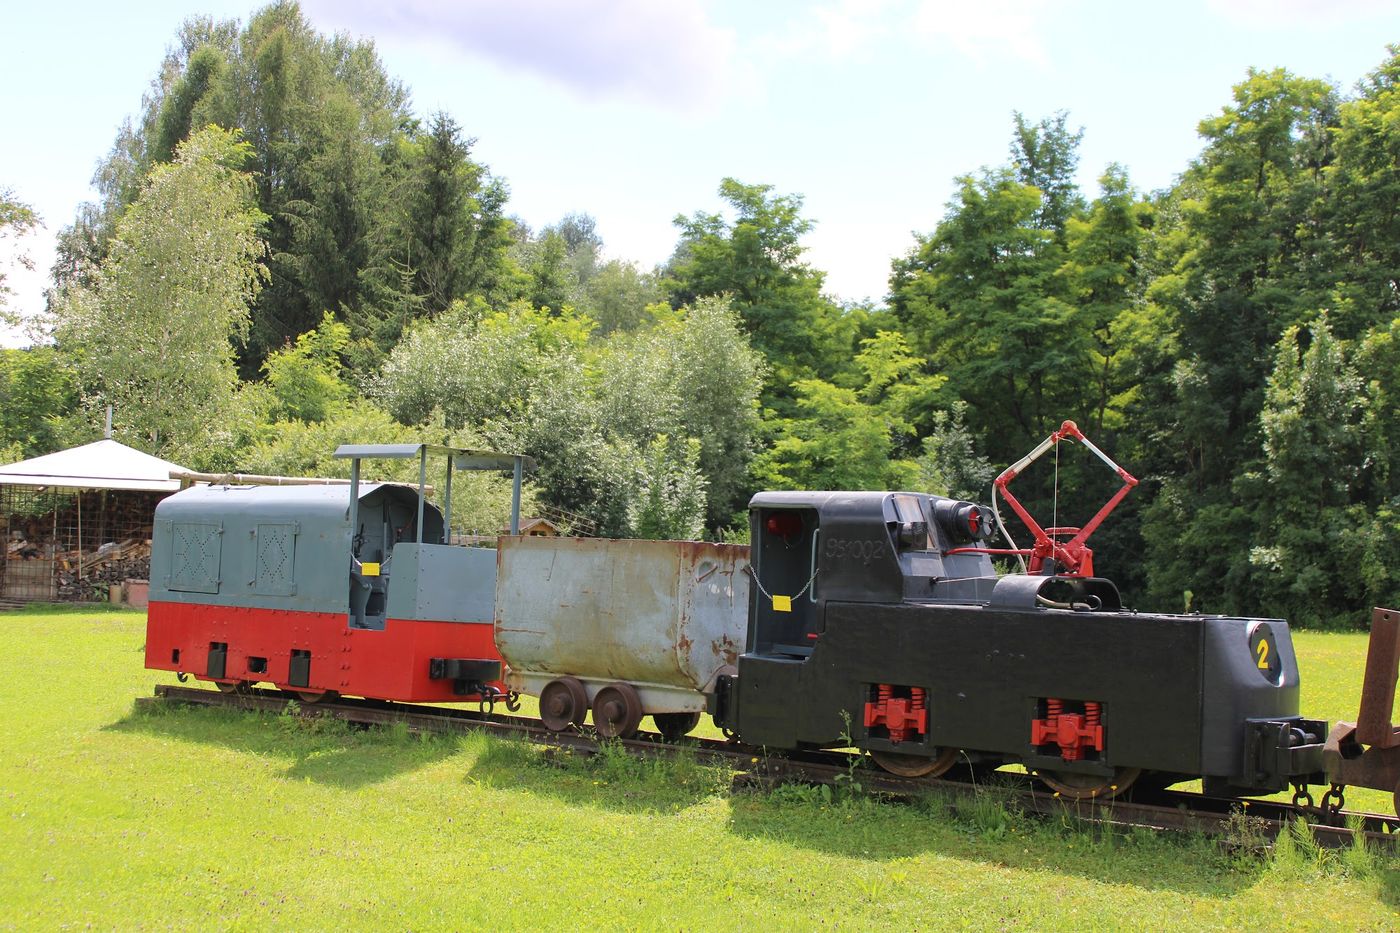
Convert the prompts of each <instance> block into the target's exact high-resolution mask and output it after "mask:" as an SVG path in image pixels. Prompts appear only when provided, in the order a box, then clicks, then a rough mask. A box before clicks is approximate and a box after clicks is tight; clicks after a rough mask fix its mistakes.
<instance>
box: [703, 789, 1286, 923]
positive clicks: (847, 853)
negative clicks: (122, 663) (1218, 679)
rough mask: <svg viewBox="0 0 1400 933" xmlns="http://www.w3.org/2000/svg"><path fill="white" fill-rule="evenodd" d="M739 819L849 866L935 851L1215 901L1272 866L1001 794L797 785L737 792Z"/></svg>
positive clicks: (754, 833) (734, 819) (739, 823)
mask: <svg viewBox="0 0 1400 933" xmlns="http://www.w3.org/2000/svg"><path fill="white" fill-rule="evenodd" d="M857 775H858V773H857ZM858 779H859V778H858V776H857V778H856V780H858ZM730 814H731V815H730V820H729V827H730V830H731V832H733V833H734V834H736V835H738V836H741V837H744V838H748V839H765V840H777V841H781V842H784V843H787V844H790V845H797V846H801V847H803V848H809V849H814V850H817V851H821V852H824V853H827V854H831V855H838V856H844V857H847V858H853V859H860V860H875V861H893V860H898V859H905V858H909V857H912V856H918V855H922V854H925V853H931V854H935V855H940V856H943V857H947V858H954V859H960V860H964V861H973V862H979V863H982V864H987V865H994V866H997V867H999V868H1005V869H1011V870H1016V871H1028V872H1041V871H1044V872H1052V873H1055V874H1062V875H1064V874H1069V875H1076V876H1079V877H1081V878H1085V879H1088V880H1091V881H1095V882H1100V883H1105V884H1115V885H1129V886H1133V887H1137V888H1142V889H1146V890H1170V891H1175V892H1180V893H1186V894H1191V895H1196V896H1205V897H1213V898H1229V897H1230V896H1232V895H1234V894H1236V893H1238V892H1240V891H1242V890H1244V889H1246V888H1248V887H1250V886H1251V885H1253V884H1254V883H1255V882H1256V881H1257V880H1258V878H1259V875H1260V873H1261V872H1262V871H1263V867H1264V866H1263V863H1262V862H1260V863H1259V864H1258V865H1257V866H1251V865H1250V864H1249V863H1248V862H1247V861H1243V860H1235V859H1231V858H1230V857H1229V856H1228V855H1227V854H1226V853H1225V852H1223V851H1222V850H1221V849H1220V848H1219V847H1218V846H1217V845H1215V844H1214V843H1213V842H1211V841H1209V840H1206V839H1203V838H1201V837H1199V836H1194V835H1187V834H1176V833H1161V832H1156V831H1152V830H1144V829H1138V830H1130V831H1126V832H1125V831H1122V830H1107V829H1102V828H1100V827H1096V826H1091V825H1089V824H1086V823H1083V822H1081V821H1079V820H1077V819H1076V818H1074V817H1073V815H1072V814H1071V813H1069V812H1068V811H1067V812H1066V814H1065V816H1064V817H1063V818H1050V819H1047V818H1041V817H1036V816H1033V815H1029V814H1025V813H1022V812H1019V810H1018V809H1017V807H1016V806H1015V804H1014V800H1013V798H1011V796H1010V795H1008V794H1004V793H999V792H998V789H997V788H995V787H991V788H987V789H985V790H983V791H981V792H979V793H978V794H976V795H970V796H959V797H953V796H944V795H938V794H931V795H929V796H928V797H925V798H923V799H920V800H916V801H913V802H911V803H904V802H896V801H892V800H888V799H880V798H877V797H872V796H869V795H864V794H859V793H851V792H848V793H845V794H836V795H830V796H829V795H828V794H827V793H826V791H825V789H824V788H820V787H804V786H800V785H788V786H780V787H778V788H776V789H774V790H772V791H768V792H750V793H743V794H737V795H735V797H734V798H733V800H732V803H731V807H730Z"/></svg>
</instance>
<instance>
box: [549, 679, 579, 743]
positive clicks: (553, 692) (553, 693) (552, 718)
mask: <svg viewBox="0 0 1400 933" xmlns="http://www.w3.org/2000/svg"><path fill="white" fill-rule="evenodd" d="M587 716H588V691H587V690H585V689H583V684H582V683H581V682H580V681H579V680H578V678H576V677H560V678H559V679H558V680H551V681H550V682H549V683H547V684H545V685H544V689H543V690H541V691H540V720H541V721H543V722H544V727H545V728H546V729H548V730H549V731H550V732H563V731H564V730H565V729H567V728H569V727H570V726H581V725H583V720H584V719H585V718H586V717H587Z"/></svg>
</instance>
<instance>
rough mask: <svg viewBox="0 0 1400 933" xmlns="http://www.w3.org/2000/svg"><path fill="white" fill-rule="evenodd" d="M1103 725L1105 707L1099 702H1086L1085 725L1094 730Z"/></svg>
mask: <svg viewBox="0 0 1400 933" xmlns="http://www.w3.org/2000/svg"><path fill="white" fill-rule="evenodd" d="M1102 724H1103V707H1102V706H1101V705H1100V704H1099V702H1098V701H1097V700H1085V701H1084V725H1086V726H1088V727H1090V728H1093V727H1094V726H1098V725H1102Z"/></svg>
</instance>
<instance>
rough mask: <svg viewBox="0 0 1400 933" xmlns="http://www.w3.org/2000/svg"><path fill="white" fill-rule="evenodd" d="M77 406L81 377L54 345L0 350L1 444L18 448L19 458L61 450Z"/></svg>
mask: <svg viewBox="0 0 1400 933" xmlns="http://www.w3.org/2000/svg"><path fill="white" fill-rule="evenodd" d="M77 407H78V383H77V379H76V377H75V374H74V372H73V369H72V367H71V366H70V365H69V361H68V360H66V359H64V358H63V357H62V356H61V355H60V354H59V353H58V352H57V351H56V350H55V349H54V348H53V347H33V348H30V349H27V350H0V445H4V446H6V447H9V446H11V445H14V446H15V447H16V448H17V449H18V451H19V456H18V457H17V458H16V459H23V458H25V457H37V456H39V455H40V454H47V453H52V452H53V451H55V450H58V449H60V448H61V447H62V446H63V443H62V438H63V436H64V429H65V422H66V420H67V418H68V417H69V416H70V415H72V414H73V412H74V411H75V410H76V409H77Z"/></svg>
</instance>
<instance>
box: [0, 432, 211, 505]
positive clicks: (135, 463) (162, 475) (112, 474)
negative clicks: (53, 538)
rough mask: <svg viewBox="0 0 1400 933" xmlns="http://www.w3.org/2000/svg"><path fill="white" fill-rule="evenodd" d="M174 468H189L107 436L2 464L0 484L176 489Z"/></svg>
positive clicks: (73, 488) (69, 488) (72, 488)
mask: <svg viewBox="0 0 1400 933" xmlns="http://www.w3.org/2000/svg"><path fill="white" fill-rule="evenodd" d="M171 470H178V471H181V472H186V471H185V468H184V467H182V466H180V465H178V464H175V463H171V462H170V461H169V460H162V459H160V458H159V457H152V456H151V455H150V454H148V453H142V452H141V451H139V450H137V449H136V448H134V447H128V446H126V445H125V444H123V443H120V442H118V441H114V440H112V439H111V438H104V439H103V440H100V441H93V442H92V443H91V444H83V445H82V446H81V447H70V448H68V449H67V450H60V451H58V452H57V453H52V454H44V455H43V456H42V457H31V458H30V459H28V460H21V461H20V462H19V463H11V464H9V465H8V466H0V485H12V486H40V487H46V488H49V489H55V490H62V491H66V492H76V491H78V490H83V491H87V490H90V489H128V490H136V491H141V492H175V491H176V490H177V489H179V488H180V481H179V480H176V479H171V478H170V471H171Z"/></svg>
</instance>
